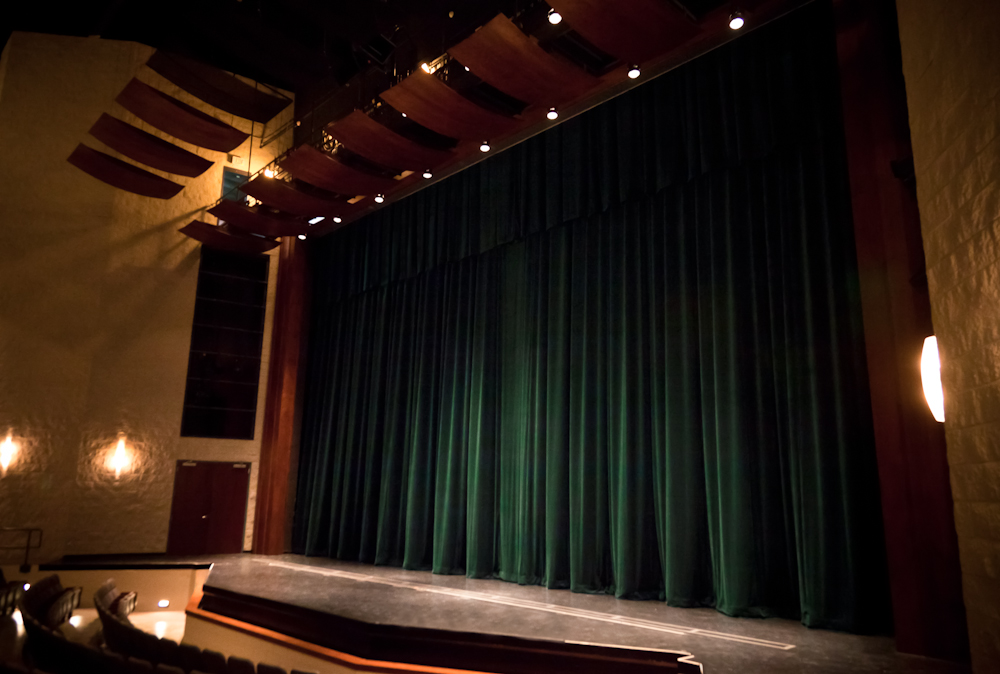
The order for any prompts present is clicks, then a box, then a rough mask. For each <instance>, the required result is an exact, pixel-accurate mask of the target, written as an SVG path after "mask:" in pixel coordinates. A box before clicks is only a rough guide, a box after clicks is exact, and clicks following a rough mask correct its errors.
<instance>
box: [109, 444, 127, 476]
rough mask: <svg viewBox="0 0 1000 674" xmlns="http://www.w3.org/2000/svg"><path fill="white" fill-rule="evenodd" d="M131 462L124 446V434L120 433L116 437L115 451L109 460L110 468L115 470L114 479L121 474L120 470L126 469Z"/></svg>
mask: <svg viewBox="0 0 1000 674" xmlns="http://www.w3.org/2000/svg"><path fill="white" fill-rule="evenodd" d="M131 463H132V459H131V458H130V457H129V454H128V449H126V447H125V436H124V435H122V436H120V437H119V438H118V445H117V446H116V447H115V451H114V453H113V454H112V455H111V460H110V461H109V465H110V466H111V469H112V470H114V471H115V479H116V480H117V479H118V478H120V477H121V476H122V471H123V470H125V469H127V468H128V467H129V465H131Z"/></svg>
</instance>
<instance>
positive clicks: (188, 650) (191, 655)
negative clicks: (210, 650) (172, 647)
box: [177, 644, 204, 672]
mask: <svg viewBox="0 0 1000 674" xmlns="http://www.w3.org/2000/svg"><path fill="white" fill-rule="evenodd" d="M177 655H178V659H179V661H180V664H179V665H178V666H179V667H180V668H181V669H183V670H184V671H185V672H193V671H196V670H201V669H202V668H203V667H204V665H203V664H202V662H203V658H202V652H201V649H200V648H198V647H197V646H192V645H191V644H181V645H180V647H179V648H178V652H177Z"/></svg>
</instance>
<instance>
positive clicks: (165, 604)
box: [156, 599, 170, 608]
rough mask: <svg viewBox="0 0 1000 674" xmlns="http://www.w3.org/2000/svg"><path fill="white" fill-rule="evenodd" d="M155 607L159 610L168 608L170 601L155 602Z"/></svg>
mask: <svg viewBox="0 0 1000 674" xmlns="http://www.w3.org/2000/svg"><path fill="white" fill-rule="evenodd" d="M156 605H157V606H159V607H160V608H167V607H168V606H170V600H169V599H161V600H160V601H158V602H156Z"/></svg>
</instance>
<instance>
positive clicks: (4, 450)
mask: <svg viewBox="0 0 1000 674" xmlns="http://www.w3.org/2000/svg"><path fill="white" fill-rule="evenodd" d="M16 449H17V445H15V444H14V439H13V438H12V437H11V434H10V433H8V434H7V439H6V440H4V441H3V442H2V443H0V468H2V469H3V472H5V473H6V472H7V467H8V466H10V462H11V461H13V460H14V452H15V451H16Z"/></svg>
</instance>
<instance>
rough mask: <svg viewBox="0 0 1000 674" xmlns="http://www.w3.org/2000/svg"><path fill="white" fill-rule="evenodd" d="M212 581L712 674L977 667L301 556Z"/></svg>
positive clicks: (257, 562)
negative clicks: (693, 666) (596, 648)
mask: <svg viewBox="0 0 1000 674" xmlns="http://www.w3.org/2000/svg"><path fill="white" fill-rule="evenodd" d="M206 585H208V586H212V587H217V588H220V589H222V590H229V591H232V592H238V593H241V594H248V595H252V596H255V597H261V598H264V599H269V600H273V601H277V602H282V603H285V604H290V605H293V606H298V607H302V608H307V609H313V610H317V611H322V612H325V613H333V614H337V615H342V616H346V617H349V618H355V619H358V620H363V621H366V622H370V623H376V624H390V625H403V626H409V627H426V628H432V629H442V630H455V631H460V632H483V633H488V634H502V635H510V636H517V637H528V638H532V639H548V640H555V641H573V642H585V643H594V644H606V645H618V646H627V647H630V648H655V649H665V650H675V651H686V652H689V653H693V654H694V656H695V660H697V661H698V662H701V663H702V664H703V665H704V669H705V672H706V674H722V673H729V672H768V673H770V674H785V673H792V672H796V673H797V672H817V673H829V674H848V673H850V674H868V673H871V674H874V673H876V672H879V673H886V674H888V673H897V672H907V673H921V674H945V673H948V674H952V673H954V674H959V673H961V674H966V673H967V672H969V671H970V670H969V668H968V666H967V665H961V664H955V663H949V662H944V661H939V660H933V659H929V658H923V657H919V656H911V655H902V654H900V653H897V652H896V651H895V646H894V643H893V640H892V639H891V638H889V637H871V636H858V635H853V634H844V633H840V632H832V631H827V630H814V629H809V628H806V627H804V626H803V625H801V624H800V623H798V622H795V621H790V620H782V619H778V618H767V619H753V618H732V617H729V616H725V615H723V614H721V613H719V612H718V611H715V610H714V609H708V608H704V609H685V608H673V607H670V606H667V605H666V604H664V603H663V602H658V601H628V600H620V599H615V598H614V597H611V596H608V595H588V594H578V593H573V592H570V591H568V590H547V589H545V588H542V587H537V586H521V585H516V584H514V583H507V582H504V581H500V580H475V579H469V578H465V577H464V576H440V575H434V574H431V573H429V572H426V571H405V570H402V569H399V568H395V567H376V566H370V565H366V564H358V563H350V562H341V561H337V560H331V559H321V558H314V557H302V556H298V555H280V556H276V557H265V556H258V555H240V556H226V557H223V558H218V559H217V560H216V563H215V566H214V567H213V568H212V571H211V574H210V575H209V578H208V581H207V582H206Z"/></svg>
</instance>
